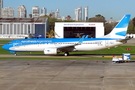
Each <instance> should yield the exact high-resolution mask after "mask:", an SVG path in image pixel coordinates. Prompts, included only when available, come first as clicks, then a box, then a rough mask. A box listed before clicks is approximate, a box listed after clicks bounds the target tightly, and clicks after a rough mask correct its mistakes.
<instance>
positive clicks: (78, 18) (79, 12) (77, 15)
mask: <svg viewBox="0 0 135 90" xmlns="http://www.w3.org/2000/svg"><path fill="white" fill-rule="evenodd" d="M75 20H76V21H82V7H81V6H79V7H78V8H77V9H75Z"/></svg>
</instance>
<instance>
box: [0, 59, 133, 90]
mask: <svg viewBox="0 0 135 90" xmlns="http://www.w3.org/2000/svg"><path fill="white" fill-rule="evenodd" d="M0 90H135V61H131V62H127V63H112V62H111V60H12V59H11V60H0Z"/></svg>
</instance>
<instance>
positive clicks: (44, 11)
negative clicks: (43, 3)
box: [40, 7, 47, 16]
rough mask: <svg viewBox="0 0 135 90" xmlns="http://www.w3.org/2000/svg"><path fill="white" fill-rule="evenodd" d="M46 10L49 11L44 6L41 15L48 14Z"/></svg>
mask: <svg viewBox="0 0 135 90" xmlns="http://www.w3.org/2000/svg"><path fill="white" fill-rule="evenodd" d="M46 12H47V10H46V8H45V7H43V8H42V9H41V15H40V16H44V15H46Z"/></svg>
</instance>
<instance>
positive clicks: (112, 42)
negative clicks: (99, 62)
mask: <svg viewBox="0 0 135 90" xmlns="http://www.w3.org/2000/svg"><path fill="white" fill-rule="evenodd" d="M129 21H130V15H129V14H127V15H125V16H124V17H123V18H122V19H121V21H120V22H119V23H118V24H117V25H116V26H115V27H114V29H113V30H112V31H111V32H110V33H109V34H108V35H105V36H103V37H101V38H87V36H83V37H82V38H81V39H80V38H69V39H65V38H64V39H19V40H13V41H10V42H9V43H8V44H5V45H4V46H2V48H3V49H6V50H8V51H10V52H11V53H16V52H32V51H33V52H34V51H42V52H44V54H52V55H55V54H58V53H60V52H65V54H64V55H65V56H68V55H69V52H73V51H95V50H101V49H106V48H110V47H114V46H118V45H121V44H124V43H126V41H127V40H128V39H127V38H126V33H127V27H128V23H129Z"/></svg>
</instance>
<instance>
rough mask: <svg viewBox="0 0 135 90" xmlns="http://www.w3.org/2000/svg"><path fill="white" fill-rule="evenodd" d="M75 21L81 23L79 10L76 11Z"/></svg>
mask: <svg viewBox="0 0 135 90" xmlns="http://www.w3.org/2000/svg"><path fill="white" fill-rule="evenodd" d="M75 20H76V21H79V11H78V9H75Z"/></svg>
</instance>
